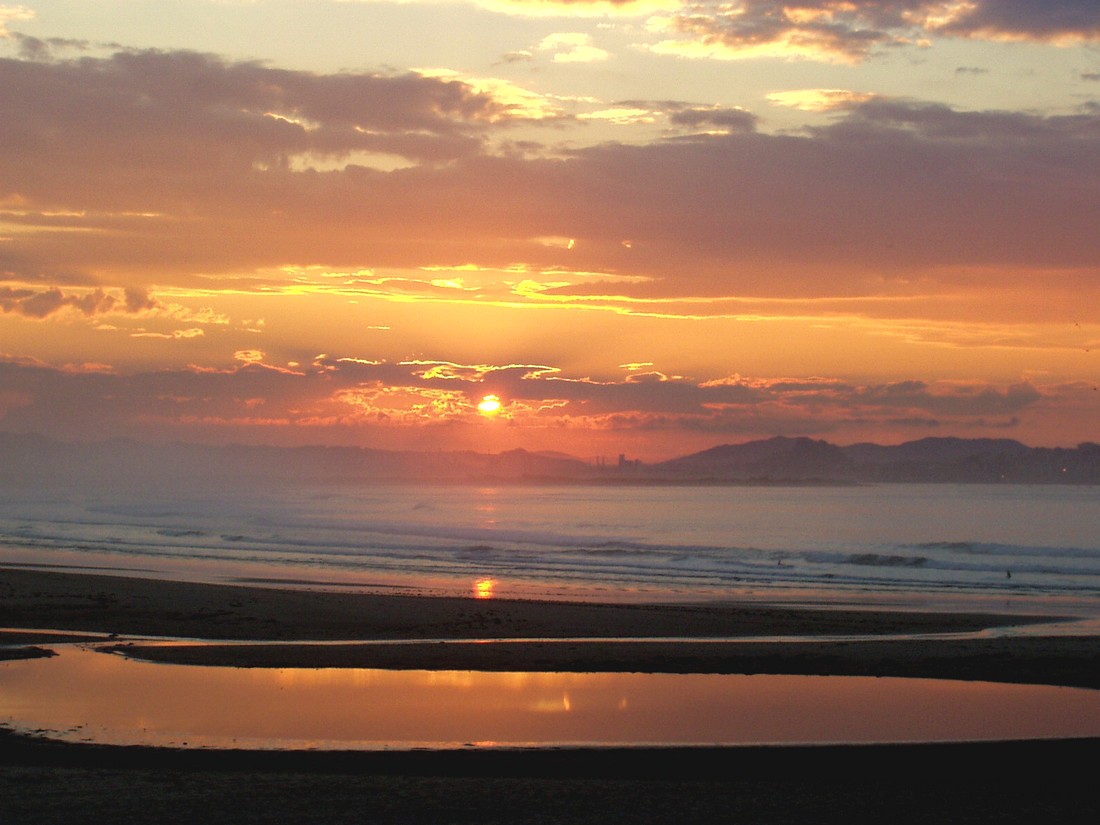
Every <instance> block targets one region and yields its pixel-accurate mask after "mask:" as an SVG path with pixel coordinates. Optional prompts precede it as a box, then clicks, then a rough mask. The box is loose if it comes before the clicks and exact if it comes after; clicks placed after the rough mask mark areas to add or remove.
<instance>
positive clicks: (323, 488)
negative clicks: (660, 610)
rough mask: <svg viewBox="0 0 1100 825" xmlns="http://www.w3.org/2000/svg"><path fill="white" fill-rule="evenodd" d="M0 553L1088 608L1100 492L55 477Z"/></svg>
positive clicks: (144, 564) (1091, 607)
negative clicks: (68, 480)
mask: <svg viewBox="0 0 1100 825" xmlns="http://www.w3.org/2000/svg"><path fill="white" fill-rule="evenodd" d="M0 563H3V564H19V565H35V566H39V565H41V566H43V567H49V568H53V567H61V568H75V569H82V570H93V571H96V572H109V573H120V574H124V575H135V576H143V577H154V578H170V579H184V580H192V581H210V582H234V581H247V582H250V583H272V584H281V585H283V586H304V587H314V588H330V589H333V588H340V589H348V588H357V589H364V590H373V591H378V592H414V593H430V594H459V595H479V596H482V597H486V596H497V597H522V598H539V599H579V600H607V601H633V602H667V601H715V600H717V601H721V600H727V599H729V600H735V599H736V600H740V599H757V600H766V601H783V602H794V603H803V604H805V603H808V604H825V605H828V604H849V603H857V604H891V605H900V606H913V607H935V608H940V607H942V608H959V607H982V608H994V609H996V610H1005V609H1009V610H1012V609H1019V610H1025V611H1026V610H1034V611H1041V612H1045V613H1050V612H1052V611H1055V610H1056V611H1058V612H1064V613H1073V614H1079V615H1088V616H1098V615H1100V497H1098V496H1097V494H1096V489H1095V488H1092V487H1065V486H1062V487H1054V486H1023V485H952V484H939V485H915V484H880V485H861V486H790V487H784V486H766V487H759V486H699V487H695V486H642V487H618V486H592V485H558V486H552V485H539V486H524V485H502V486H476V485H465V486H463V485H438V486H432V485H365V484H355V485H352V484H346V483H319V482H313V483H300V484H295V485H286V484H282V485H279V484H264V485H257V486H253V487H242V486H233V485H221V486H208V487H205V488H203V489H199V488H195V487H190V486H189V487H188V488H187V489H180V488H179V487H178V486H175V487H171V488H169V487H164V488H156V487H151V488H146V489H141V490H138V489H134V488H129V487H127V488H119V489H112V488H111V487H110V485H101V486H99V487H98V488H96V489H93V488H91V487H89V486H86V485H67V484H63V483H54V484H51V485H48V486H47V487H26V488H23V489H17V488H12V489H10V490H9V491H7V492H6V493H5V496H4V497H3V499H2V500H0Z"/></svg>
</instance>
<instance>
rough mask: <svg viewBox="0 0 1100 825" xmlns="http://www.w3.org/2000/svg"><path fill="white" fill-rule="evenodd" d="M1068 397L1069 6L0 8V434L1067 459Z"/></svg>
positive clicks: (1094, 58) (1085, 296)
mask: <svg viewBox="0 0 1100 825" xmlns="http://www.w3.org/2000/svg"><path fill="white" fill-rule="evenodd" d="M1098 383H1100V3H1098V2H1096V0H1046V2H1037V1H1036V0H971V1H970V2H931V1H930V0H847V1H846V2H845V1H843V0H789V2H778V0H732V2H723V3H712V2H689V1H687V0H684V1H683V2H680V1H679V0H637V1H636V2H631V0H611V2H607V1H606V0H591V1H589V0H565V2H553V0H547V1H546V2H543V1H542V0H467V1H466V2H463V1H462V0H406V2H373V0H361V1H358V0H346V1H345V2H335V1H332V2H329V1H327V0H251V2H249V0H159V1H158V0H146V1H145V2H140V1H139V0H94V1H93V0H42V2H35V1H34V0H31V1H30V2H24V3H21V4H11V3H4V0H0V431H6V432H34V433H42V434H46V435H49V436H52V437H55V438H61V439H65V440H71V441H89V440H98V439H103V438H110V437H116V436H131V437H135V438H139V439H143V440H148V441H163V440H184V441H194V442H202V443H220V442H247V443H266V444H287V445H290V444H349V445H360V446H366V447H383V448H394V449H432V450H435V449H451V448H456V449H475V450H482V451H498V450H504V449H509V448H513V447H520V446H522V447H526V448H529V449H540V450H541V449H553V450H561V451H564V452H569V453H572V454H574V455H577V456H581V457H593V456H597V455H616V454H618V453H626V454H628V455H629V456H632V457H634V456H637V457H641V458H644V459H660V458H668V457H672V456H674V455H679V454H683V453H686V452H691V451H694V450H697V449H703V448H705V447H709V446H712V445H715V444H719V443H729V442H741V441H746V440H749V439H751V438H758V437H767V436H771V435H776V434H783V435H809V436H813V437H815V438H825V439H828V440H830V441H833V442H835V443H841V444H846V443H852V442H856V441H866V440H873V441H879V442H882V443H896V442H900V441H906V440H911V439H916V438H922V437H925V436H930V435H935V436H949V435H950V436H963V437H985V436H991V437H1007V438H1016V439H1019V440H1022V441H1024V442H1026V443H1029V444H1033V445H1042V446H1057V445H1067V446H1068V445H1073V444H1076V443H1078V442H1080V441H1085V440H1100V424H1098V422H1100V391H1098V390H1097V385H1098ZM489 395H492V396H496V398H497V399H499V402H500V407H499V409H498V410H494V409H492V408H491V405H486V407H485V408H484V409H482V410H479V408H478V405H479V403H481V402H482V401H483V400H484V399H485V397H486V396H489Z"/></svg>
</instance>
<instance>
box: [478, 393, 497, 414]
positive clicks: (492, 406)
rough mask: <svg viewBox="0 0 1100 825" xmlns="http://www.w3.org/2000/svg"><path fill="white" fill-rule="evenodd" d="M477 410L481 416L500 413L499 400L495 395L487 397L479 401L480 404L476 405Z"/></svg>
mask: <svg viewBox="0 0 1100 825" xmlns="http://www.w3.org/2000/svg"><path fill="white" fill-rule="evenodd" d="M477 410H478V412H480V413H481V414H482V415H489V416H492V415H496V414H497V413H498V412H500V398H499V397H498V396H495V395H487V396H485V397H484V398H482V399H481V403H479V404H478V405H477Z"/></svg>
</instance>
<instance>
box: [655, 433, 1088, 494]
mask: <svg viewBox="0 0 1100 825" xmlns="http://www.w3.org/2000/svg"><path fill="white" fill-rule="evenodd" d="M650 470H651V471H652V473H653V474H654V475H657V476H660V475H662V474H667V475H669V476H673V477H677V478H685V477H690V478H698V479H713V480H725V481H753V480H756V481H761V480H771V481H783V480H789V481H805V480H817V481H824V482H829V481H832V482H873V481H879V482H921V483H929V482H956V483H963V482H966V483H977V482H982V483H1015V484H1100V445H1097V444H1092V443H1084V444H1080V445H1078V446H1077V447H1076V448H1073V449H1065V448H1061V447H1055V448H1049V447H1028V446H1026V445H1024V444H1021V443H1020V442H1018V441H1012V440H1009V439H990V438H978V439H965V438H922V439H920V440H919V441H909V442H906V443H904V444H898V445H895V446H884V445H880V444H853V445H851V446H849V447H838V446H835V445H833V444H830V443H828V442H827V441H813V440H811V439H808V438H782V437H779V438H770V439H767V440H765V441H751V442H749V443H747V444H737V445H723V446H719V447H712V448H711V449H709V450H704V451H702V452H699V453H695V454H693V455H688V456H684V457H682V458H677V459H673V460H672V461H666V462H663V463H661V464H655V465H652V467H651V468H650Z"/></svg>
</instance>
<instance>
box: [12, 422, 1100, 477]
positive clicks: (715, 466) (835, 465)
mask: <svg viewBox="0 0 1100 825" xmlns="http://www.w3.org/2000/svg"><path fill="white" fill-rule="evenodd" d="M59 479H60V480H71V481H73V482H74V483H75V482H84V483H95V484H106V485H110V484H127V483H136V484H148V483H156V484H162V485H163V484H172V483H174V482H178V483H180V484H193V483H195V482H196V481H201V482H205V483H210V484H216V483H219V482H221V483H230V484H236V483H263V482H267V483H280V482H287V483H293V482H295V481H310V482H321V481H326V480H329V481H334V482H357V483H364V482H367V483H373V482H394V483H401V482H405V483H413V482H415V483H425V482H439V483H499V482H532V483H539V482H542V483H588V484H599V483H604V484H850V483H871V482H920V483H997V484H1004V483H1007V484H1100V445H1098V444H1093V443H1084V444H1080V445H1078V446H1077V447H1074V448H1061V447H1053V448H1051V447H1028V446H1026V445H1024V444H1021V443H1020V442H1018V441H1012V440H1008V439H962V438H924V439H921V440H919V441H909V442H906V443H904V444H898V445H895V446H883V445H880V444H853V445H850V446H847V447H841V446H837V445H835V444H830V443H829V442H827V441H819V440H814V439H810V438H786V437H776V438H769V439H766V440H760V441H750V442H748V443H745V444H723V445H721V446H718V447H712V448H711V449H709V450H703V451H702V452H698V453H693V454H692V455H686V456H683V457H681V458H675V459H672V460H671V461H663V462H658V463H643V462H641V461H636V460H627V459H626V458H625V457H620V458H619V460H618V461H616V462H611V463H606V462H592V461H582V460H580V459H577V458H573V457H570V456H566V455H563V454H561V453H536V452H529V451H527V450H522V449H520V450H508V451H505V452H502V453H477V452H472V451H437V452H417V451H390V450H374V449H363V448H357V447H264V446H247V445H228V446H206V445H193V444H180V443H172V444H143V443H140V442H137V441H132V440H128V439H119V440H112V441H103V442H96V443H91V444H68V443H63V442H59V441H53V440H51V439H48V438H44V437H41V436H35V435H17V434H11V433H0V484H4V485H5V486H8V487H10V486H12V485H20V484H23V485H33V484H34V483H35V482H36V480H38V481H48V480H53V481H56V480H59Z"/></svg>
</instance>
